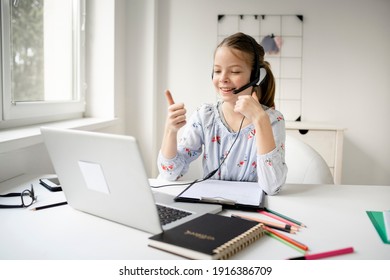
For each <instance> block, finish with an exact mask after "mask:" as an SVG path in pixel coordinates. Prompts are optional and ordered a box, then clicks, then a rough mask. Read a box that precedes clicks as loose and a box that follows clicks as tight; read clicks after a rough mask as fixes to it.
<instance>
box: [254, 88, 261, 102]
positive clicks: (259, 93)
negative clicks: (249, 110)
mask: <svg viewBox="0 0 390 280" xmlns="http://www.w3.org/2000/svg"><path fill="white" fill-rule="evenodd" d="M260 96H261V91H260V87H256V88H255V89H254V90H253V91H252V98H253V99H255V100H256V101H257V102H259V103H260V98H259V97H260Z"/></svg>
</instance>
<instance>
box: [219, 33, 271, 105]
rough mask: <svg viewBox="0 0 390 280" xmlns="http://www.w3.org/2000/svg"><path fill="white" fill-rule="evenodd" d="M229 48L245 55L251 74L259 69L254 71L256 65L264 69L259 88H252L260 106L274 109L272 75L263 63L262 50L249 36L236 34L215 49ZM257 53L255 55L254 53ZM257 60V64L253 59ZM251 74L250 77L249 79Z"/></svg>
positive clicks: (267, 66) (266, 63) (265, 63)
mask: <svg viewBox="0 0 390 280" xmlns="http://www.w3.org/2000/svg"><path fill="white" fill-rule="evenodd" d="M220 47H229V48H233V49H235V50H239V51H241V52H242V53H244V54H245V55H246V57H247V58H248V63H250V65H251V67H252V73H254V72H255V71H257V70H259V69H254V68H255V67H256V65H257V66H258V67H259V68H264V69H265V70H266V72H267V75H266V76H265V78H264V80H263V81H262V82H261V83H260V85H259V86H254V91H255V92H256V95H257V97H258V98H259V101H260V103H261V104H263V105H265V106H267V107H275V102H274V99H275V78H274V75H273V74H272V71H271V68H270V64H269V63H268V62H267V61H264V54H265V52H264V48H263V47H262V46H261V45H260V44H258V43H257V42H256V40H255V39H254V38H252V37H250V36H249V35H246V34H244V33H241V32H238V33H235V34H233V35H231V36H229V37H226V38H225V39H224V40H223V41H222V42H221V43H220V44H219V45H218V47H217V49H218V48H220ZM255 51H256V52H257V55H256V53H255ZM256 58H258V62H257V63H256V62H255V59H256ZM252 76H253V74H252V75H251V77H252Z"/></svg>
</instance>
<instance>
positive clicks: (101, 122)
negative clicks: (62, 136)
mask: <svg viewBox="0 0 390 280" xmlns="http://www.w3.org/2000/svg"><path fill="white" fill-rule="evenodd" d="M117 122H118V119H115V118H107V119H104V118H82V119H74V120H67V121H59V122H51V123H46V124H39V125H31V126H26V127H19V128H13V129H6V130H0V154H1V153H6V152H11V151H14V150H17V149H22V148H26V147H29V146H32V145H36V144H40V143H42V142H43V139H42V136H41V131H40V127H42V126H55V127H60V128H72V129H83V130H98V129H102V128H106V127H110V126H113V125H115V124H117Z"/></svg>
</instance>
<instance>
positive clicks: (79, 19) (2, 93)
mask: <svg viewBox="0 0 390 280" xmlns="http://www.w3.org/2000/svg"><path fill="white" fill-rule="evenodd" d="M0 1H1V2H0V5H1V7H0V8H1V9H0V12H1V13H0V20H1V34H2V35H1V36H0V47H1V53H0V64H1V69H0V73H1V75H0V129H1V128H7V127H12V126H20V125H30V124H37V123H43V122H48V121H57V120H63V119H72V118H80V117H82V116H83V113H84V111H85V89H86V84H85V20H86V18H85V17H86V11H85V10H86V4H85V0H81V1H80V0H71V1H73V7H74V17H73V21H74V26H75V27H76V28H75V30H79V32H74V33H73V38H74V44H73V90H74V94H75V96H77V99H76V100H74V101H61V102H56V101H50V102H48V101H43V102H12V99H11V75H10V73H11V71H10V65H11V64H10V58H11V55H10V52H11V49H10V44H9V41H10V2H12V0H0ZM64 1H69V0H64ZM1 37H2V38H1Z"/></svg>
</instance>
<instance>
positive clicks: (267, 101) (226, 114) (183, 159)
mask: <svg viewBox="0 0 390 280" xmlns="http://www.w3.org/2000/svg"><path fill="white" fill-rule="evenodd" d="M212 77H213V79H212V80H213V85H214V87H215V90H216V92H217V93H218V94H219V97H220V100H219V101H218V102H217V103H216V104H214V105H212V104H203V105H202V106H201V107H200V108H199V109H198V110H197V111H196V112H195V113H194V114H193V115H192V116H191V118H190V119H189V121H188V125H186V123H187V120H186V109H185V107H184V104H182V103H181V104H175V103H174V102H173V99H172V97H171V95H170V92H169V91H167V92H166V96H167V99H168V103H169V107H168V116H167V120H166V125H165V133H164V137H163V141H162V146H161V150H160V152H159V155H158V168H159V172H160V177H162V178H165V179H168V180H177V179H178V178H180V177H181V176H183V175H184V174H185V173H186V172H187V171H188V168H189V165H190V163H191V162H192V161H194V160H195V159H196V158H198V157H199V155H201V154H202V150H204V151H203V171H204V176H205V177H206V178H212V179H219V180H230V181H250V182H258V184H259V186H260V187H261V188H262V189H263V190H264V191H265V192H266V193H267V194H268V195H273V194H276V193H278V192H279V190H280V188H281V187H282V185H283V184H284V183H285V180H286V175H287V166H286V163H285V161H284V152H285V151H284V143H285V123H284V118H283V115H282V114H281V113H280V112H278V111H277V110H275V109H274V107H275V104H274V97H275V80H274V77H273V74H272V72H271V69H270V66H269V64H268V63H267V62H266V61H264V49H263V47H262V46H260V45H259V44H258V43H257V42H256V41H255V40H254V39H253V38H252V37H250V36H248V35H246V34H243V33H236V34H234V35H231V36H229V37H227V38H226V39H224V40H223V41H222V42H221V43H220V44H219V45H218V47H217V48H216V51H215V53H214V69H213V75H212ZM184 125H186V127H185V130H184V131H183V134H182V137H181V139H180V141H179V144H178V143H177V133H178V131H179V129H180V128H181V127H183V126H184Z"/></svg>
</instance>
